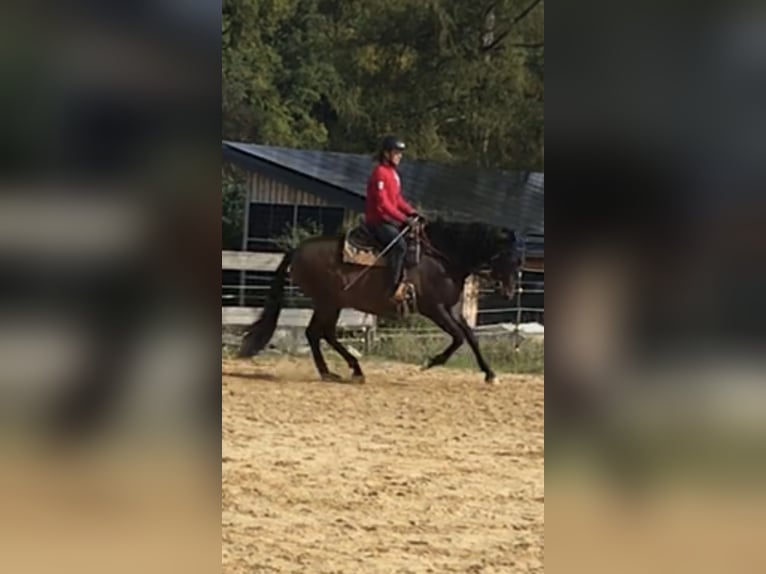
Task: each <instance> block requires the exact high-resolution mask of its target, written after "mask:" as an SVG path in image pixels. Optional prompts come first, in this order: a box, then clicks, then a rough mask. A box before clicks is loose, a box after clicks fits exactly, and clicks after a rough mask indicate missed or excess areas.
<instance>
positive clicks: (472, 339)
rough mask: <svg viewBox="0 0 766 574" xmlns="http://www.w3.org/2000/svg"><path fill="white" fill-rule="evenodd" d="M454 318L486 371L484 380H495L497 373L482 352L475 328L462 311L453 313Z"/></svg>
mask: <svg viewBox="0 0 766 574" xmlns="http://www.w3.org/2000/svg"><path fill="white" fill-rule="evenodd" d="M452 318H453V320H454V321H455V323H457V324H458V326H459V327H460V329H461V330H462V331H463V335H465V338H466V340H467V341H468V345H469V346H470V347H471V350H472V351H473V354H474V356H475V357H476V362H477V363H478V364H479V368H480V369H481V370H482V371H483V372H484V380H485V381H487V382H488V383H491V382H493V381H494V380H495V373H494V371H492V368H491V367H490V366H489V363H487V361H486V360H485V359H484V356H483V355H482V354H481V350H480V349H479V341H478V340H477V339H476V335H475V334H474V332H473V329H471V326H470V325H469V324H468V322H467V321H466V320H465V317H463V315H462V313H457V314H456V315H455V314H453V315H452Z"/></svg>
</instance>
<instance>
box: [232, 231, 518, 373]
mask: <svg viewBox="0 0 766 574" xmlns="http://www.w3.org/2000/svg"><path fill="white" fill-rule="evenodd" d="M421 233H422V234H423V237H424V241H423V249H422V254H421V257H420V261H419V262H418V264H417V265H416V266H414V267H411V268H409V269H407V271H406V278H407V280H408V281H409V282H411V283H412V284H413V285H414V287H415V292H416V302H417V312H418V313H419V314H421V315H423V316H425V317H428V318H429V319H431V320H432V321H433V322H434V323H436V325H438V326H439V327H440V328H441V329H442V330H444V331H445V332H446V333H448V334H449V335H450V336H451V337H452V342H451V343H450V345H449V346H448V347H447V348H446V349H445V350H444V351H443V352H441V353H439V354H438V355H436V356H434V357H431V358H429V359H428V361H427V362H426V365H425V368H431V367H434V366H437V365H443V364H444V363H446V362H447V360H448V359H449V358H450V356H452V354H453V353H454V352H455V351H456V350H457V349H458V348H459V347H460V346H461V345H462V344H463V342H464V341H466V340H467V341H468V344H469V345H470V346H471V349H472V350H473V353H474V355H475V356H476V361H477V363H478V365H479V368H480V369H481V370H482V371H483V372H484V374H485V380H486V381H487V382H492V381H493V380H494V378H495V373H494V372H493V371H492V369H491V368H490V366H489V364H488V363H487V361H486V360H485V359H484V357H483V356H482V354H481V351H480V350H479V344H478V342H477V340H476V336H475V335H474V333H473V331H472V330H471V328H470V326H469V325H468V323H467V322H466V320H465V318H464V317H463V316H462V314H461V313H460V312H458V311H456V310H455V308H454V307H455V305H456V303H457V302H458V300H459V298H460V295H461V293H462V291H463V285H464V283H465V280H466V278H467V277H468V276H469V275H471V274H474V273H479V272H483V271H488V272H489V274H490V276H491V278H492V279H493V280H494V281H495V284H496V286H497V289H498V290H499V291H501V292H502V293H503V294H505V295H506V296H507V297H509V298H510V297H512V296H513V293H514V286H515V276H516V272H517V269H518V265H519V256H518V252H517V249H516V237H515V234H514V232H513V231H511V230H509V229H503V228H498V227H493V226H489V225H485V224H481V223H456V222H446V221H443V220H437V221H434V222H430V223H427V224H425V225H424V226H423V227H422V229H421ZM343 242H344V239H343V237H315V238H311V239H308V240H306V241H304V242H302V243H301V244H300V245H299V246H298V247H297V248H295V249H294V250H292V251H290V252H288V253H287V254H286V255H285V257H284V259H283V260H282V262H281V263H280V265H279V267H278V268H277V271H276V277H275V279H274V282H273V283H272V285H271V289H270V291H269V295H268V298H267V301H266V303H265V306H264V309H263V312H262V314H261V316H260V318H259V319H258V320H257V321H256V322H255V323H253V325H251V326H250V328H249V329H248V330H247V331H246V333H245V335H244V337H243V339H242V344H241V347H240V352H239V356H240V357H249V356H252V355H254V354H256V353H258V352H259V351H261V350H262V349H263V348H264V347H265V346H266V345H267V344H268V342H269V341H270V340H271V337H272V336H273V334H274V331H275V329H276V326H277V319H278V318H279V313H280V311H281V309H282V302H283V297H284V283H285V279H286V277H287V273H288V268H289V269H290V274H291V277H292V280H293V282H294V283H295V284H296V285H298V286H299V287H300V289H301V291H303V293H304V294H305V295H306V296H307V297H310V298H311V299H312V301H313V304H314V314H313V316H312V317H311V320H310V322H309V325H308V327H307V329H306V338H307V339H308V341H309V345H310V347H311V353H312V355H313V357H314V363H315V364H316V368H317V370H318V371H319V375H320V376H321V378H322V379H323V380H339V379H340V377H339V376H338V375H336V374H334V373H331V372H330V371H329V369H328V368H327V363H326V362H325V360H324V357H323V356H322V351H321V349H320V342H321V340H322V339H324V340H325V341H327V343H329V345H330V346H331V347H332V348H333V349H335V350H336V351H337V352H338V353H339V354H340V355H341V356H342V357H343V358H344V359H345V361H346V362H347V363H348V366H349V367H350V368H351V371H352V380H355V381H363V380H364V374H363V373H362V369H361V367H360V366H359V361H357V359H356V358H355V357H354V356H353V355H352V354H351V353H350V352H349V351H348V350H347V349H346V348H345V347H344V346H343V345H341V343H340V342H339V341H338V339H337V337H336V325H337V322H338V317H339V316H340V311H341V309H345V308H352V309H357V310H359V311H362V312H365V313H370V314H374V315H377V316H382V317H395V316H396V315H397V309H396V306H395V305H394V304H393V303H392V302H391V301H390V300H389V296H388V294H387V283H386V281H387V277H388V271H387V269H385V268H383V267H372V268H369V267H363V266H360V265H354V264H349V263H344V262H343V259H342V257H341V250H342V248H343ZM363 271H366V273H365V275H364V276H361V277H358V275H359V274H360V273H362V272H363ZM352 281H356V282H355V283H354V284H353V286H351V287H350V288H348V289H347V290H344V288H345V287H346V286H347V285H349V284H350V283H351V282H352Z"/></svg>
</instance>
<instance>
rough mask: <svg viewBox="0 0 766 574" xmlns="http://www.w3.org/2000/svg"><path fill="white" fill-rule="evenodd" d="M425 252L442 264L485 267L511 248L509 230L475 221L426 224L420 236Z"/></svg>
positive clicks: (512, 242) (437, 221) (440, 220)
mask: <svg viewBox="0 0 766 574" xmlns="http://www.w3.org/2000/svg"><path fill="white" fill-rule="evenodd" d="M424 237H425V239H426V240H425V241H424V242H423V243H424V248H425V252H426V253H429V254H430V255H432V256H434V257H436V258H438V259H441V260H442V261H444V262H445V263H449V262H452V263H458V262H459V263H461V264H463V265H467V266H468V267H470V268H476V267H478V266H480V265H483V264H486V263H488V262H489V261H490V259H492V257H494V256H495V255H497V254H498V253H500V252H502V251H503V250H505V249H509V248H510V249H513V248H514V243H515V236H514V233H513V231H511V230H508V229H504V228H501V227H496V226H494V225H489V224H487V223H481V222H478V221H471V222H463V221H447V220H444V219H441V218H438V219H436V220H433V221H429V222H428V224H427V225H426V227H425V233H424Z"/></svg>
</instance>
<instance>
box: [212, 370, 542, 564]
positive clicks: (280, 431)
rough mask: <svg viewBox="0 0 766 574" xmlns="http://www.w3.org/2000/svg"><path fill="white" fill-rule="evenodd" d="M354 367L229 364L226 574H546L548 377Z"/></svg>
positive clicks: (226, 384)
mask: <svg viewBox="0 0 766 574" xmlns="http://www.w3.org/2000/svg"><path fill="white" fill-rule="evenodd" d="M334 367H336V368H335V369H334V370H336V372H339V373H342V374H344V375H345V374H346V373H347V370H346V369H345V368H341V367H340V365H338V364H337V363H335V364H332V362H331V368H334ZM362 367H363V368H364V369H365V373H366V375H367V383H366V384H363V385H356V384H339V383H322V382H319V381H318V379H317V376H316V374H315V371H314V367H313V364H312V362H311V360H310V359H294V358H273V357H270V358H264V357H256V358H255V359H253V360H248V361H240V360H236V361H235V360H231V361H224V363H223V413H222V417H223V461H222V466H223V512H222V520H223V571H224V572H225V573H248V574H251V573H260V572H306V573H311V574H314V573H317V574H319V573H331V572H332V573H341V572H342V573H350V574H351V573H384V572H385V573H421V572H434V573H442V572H461V573H474V572H482V573H490V572H503V573H505V572H542V571H543V530H544V487H543V462H544V446H543V378H542V377H539V376H538V377H534V376H512V375H505V376H501V377H500V380H499V382H498V383H497V384H496V385H494V386H488V385H486V384H485V383H484V382H483V376H482V374H481V373H480V372H478V371H468V370H451V369H445V368H439V369H433V370H431V371H427V372H421V371H420V370H419V369H418V368H417V367H416V366H410V365H401V364H397V363H382V362H374V361H369V360H368V361H364V362H363V364H362Z"/></svg>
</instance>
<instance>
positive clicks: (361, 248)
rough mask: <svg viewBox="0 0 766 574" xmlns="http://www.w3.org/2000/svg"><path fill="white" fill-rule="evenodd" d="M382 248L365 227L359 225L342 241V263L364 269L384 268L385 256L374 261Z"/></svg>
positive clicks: (364, 225)
mask: <svg viewBox="0 0 766 574" xmlns="http://www.w3.org/2000/svg"><path fill="white" fill-rule="evenodd" d="M383 248H384V246H382V245H380V244H379V243H378V240H377V239H375V237H374V236H373V235H372V232H371V231H370V229H369V228H368V227H367V225H366V224H365V223H360V224H359V225H357V226H356V227H352V228H351V229H349V230H348V231H347V232H346V236H345V238H344V241H343V262H344V263H353V264H354V265H363V266H365V267H373V266H374V267H386V266H387V265H388V261H387V257H386V256H385V255H384V256H383V257H381V258H380V259H378V261H375V258H376V257H377V256H378V254H379V253H380V252H381V251H383Z"/></svg>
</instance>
